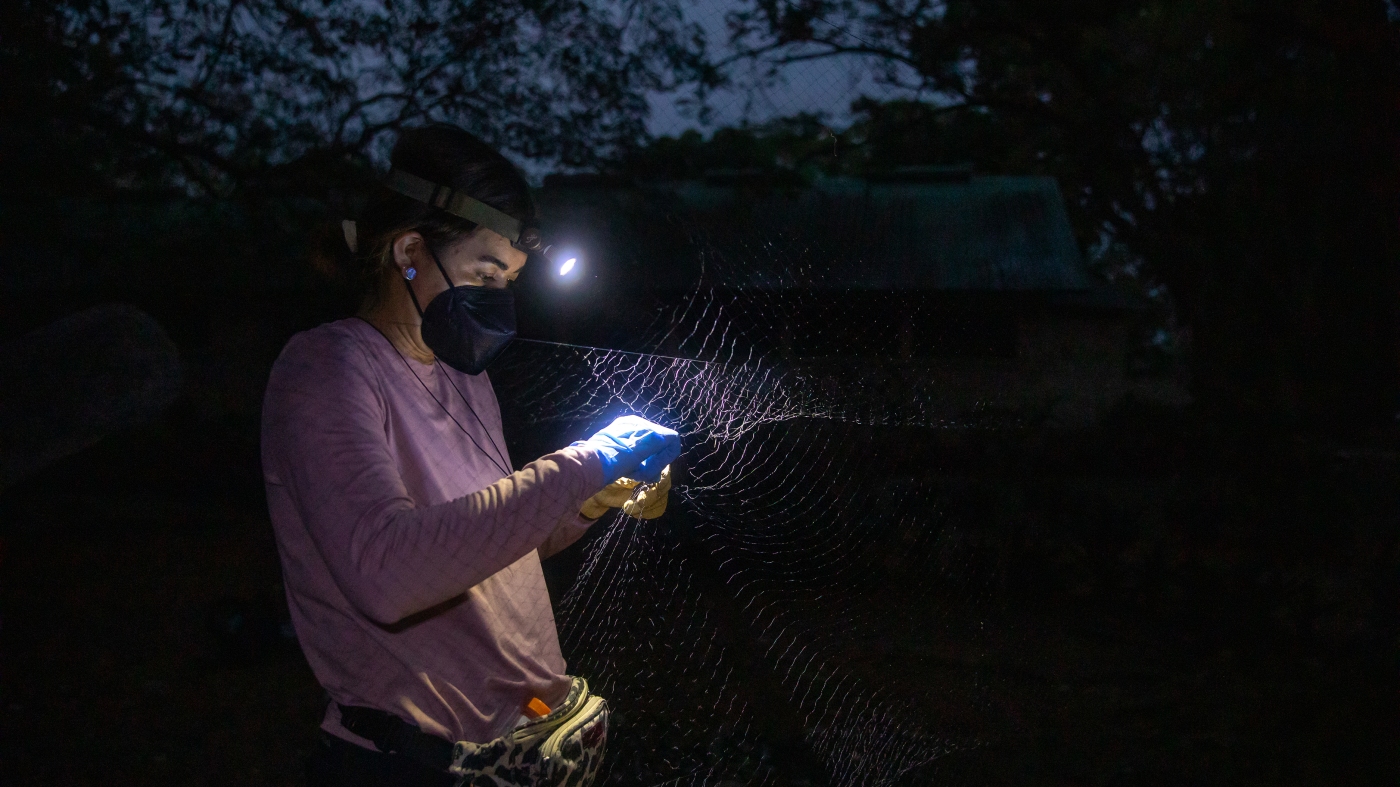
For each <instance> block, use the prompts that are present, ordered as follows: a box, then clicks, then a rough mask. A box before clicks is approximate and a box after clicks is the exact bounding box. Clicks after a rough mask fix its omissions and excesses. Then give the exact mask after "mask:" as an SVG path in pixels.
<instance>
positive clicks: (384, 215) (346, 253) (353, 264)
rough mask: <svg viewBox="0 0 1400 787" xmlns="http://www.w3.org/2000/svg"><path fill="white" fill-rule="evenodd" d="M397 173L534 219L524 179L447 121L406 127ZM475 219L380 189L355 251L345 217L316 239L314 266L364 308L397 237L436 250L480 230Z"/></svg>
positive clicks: (364, 215)
mask: <svg viewBox="0 0 1400 787" xmlns="http://www.w3.org/2000/svg"><path fill="white" fill-rule="evenodd" d="M389 161H390V165H391V166H392V167H393V168H394V169H401V170H404V171H405V172H409V173H412V174H414V175H417V176H418V177H420V178H425V179H427V180H430V181H432V182H434V183H440V184H443V185H447V186H451V187H452V188H453V189H455V190H457V191H461V192H463V193H465V194H467V195H469V196H472V197H475V198H476V199H478V200H481V201H482V202H485V203H486V204H487V205H490V206H491V207H493V208H496V209H497V210H500V211H504V212H505V213H508V214H510V215H511V216H513V217H515V218H517V219H520V220H521V221H522V222H524V223H525V224H533V223H534V220H535V203H534V200H533V198H531V196H530V186H529V184H527V183H526V182H525V177H524V176H523V175H521V174H520V171H519V170H518V169H516V168H515V166H514V165H513V164H511V163H510V161H509V160H508V159H506V157H505V156H502V155H501V154H500V153H499V152H497V151H496V150H495V149H494V148H492V147H491V146H490V145H488V144H486V143H485V142H483V141H481V140H480V139H478V138H477V137H475V136H474V135H472V134H471V133H469V132H467V131H465V130H463V129H460V128H458V127H456V126H453V125H449V124H447V123H434V124H432V125H430V126H422V127H420V128H411V129H405V130H404V131H403V132H402V133H401V134H400V135H399V139H398V142H396V143H395V144H394V151H393V152H392V153H391V154H390V155H389ZM476 227H477V225H476V224H475V223H474V222H471V221H467V220H466V219H463V218H460V217H458V216H454V215H452V214H450V213H447V212H446V211H443V210H441V209H440V208H435V207H433V206H431V205H428V204H427V203H424V202H419V201H418V200H415V199H413V198H411V197H405V196H404V195H402V194H399V193H397V192H394V191H390V190H389V189H387V188H385V187H383V186H379V187H377V188H375V189H374V191H373V193H372V194H371V195H370V197H369V200H368V201H367V202H366V203H365V206H364V208H363V209H362V210H361V211H360V213H359V216H357V217H355V234H356V250H355V251H354V252H353V253H352V252H351V251H350V247H349V245H348V244H347V243H346V240H345V235H344V232H343V229H342V227H341V223H340V220H338V219H337V220H336V221H333V222H328V223H327V224H326V225H325V226H324V227H322V228H321V229H320V230H318V231H317V233H316V236H315V237H314V238H313V239H312V241H313V242H312V247H311V263H312V266H313V267H315V268H316V269H317V270H318V271H320V272H321V273H323V274H325V275H327V276H329V277H330V278H331V279H333V280H335V281H337V282H338V283H340V284H343V285H346V286H348V287H349V288H350V289H351V290H352V291H353V294H354V295H355V296H356V297H357V298H358V299H359V300H360V301H361V302H362V303H363V302H366V301H372V299H373V298H375V297H376V295H377V293H378V290H379V286H380V283H381V282H382V281H384V277H385V276H386V275H387V274H388V272H389V271H390V270H391V269H392V268H393V265H394V260H393V248H392V246H393V242H394V238H397V237H398V236H400V235H402V234H403V233H405V232H414V231H416V232H418V233H419V234H421V235H422V236H423V238H424V240H426V241H427V243H428V247H429V248H430V249H432V250H433V251H434V252H435V253H441V252H442V251H443V250H444V249H445V248H447V247H448V246H451V245H452V244H453V243H455V242H457V241H459V240H461V239H463V238H465V237H466V236H468V235H470V234H471V233H472V232H474V231H475V230H476Z"/></svg>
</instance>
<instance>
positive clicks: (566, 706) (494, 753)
mask: <svg viewBox="0 0 1400 787" xmlns="http://www.w3.org/2000/svg"><path fill="white" fill-rule="evenodd" d="M607 736H608V704H607V703H606V702H605V701H604V700H603V698H602V697H597V696H594V695H591V694H589V693H588V681H585V680H584V679H583V678H574V682H573V685H572V686H570V687H569V696H568V697H567V698H565V700H564V702H563V704H561V705H560V706H559V707H558V708H555V709H554V710H553V711H551V712H550V714H549V715H548V716H545V717H543V718H540V719H536V720H534V721H531V722H528V723H526V724H523V725H521V726H520V727H517V728H516V729H514V730H512V731H511V732H510V733H508V734H506V735H503V736H501V737H499V738H497V739H495V740H493V741H489V742H487V743H471V742H470V741H458V742H457V744H456V745H455V746H453V748H452V767H451V768H449V769H448V770H450V771H451V772H452V773H453V774H454V775H456V776H457V777H458V778H457V787H526V785H548V787H587V785H590V784H592V783H593V779H594V778H595V777H596V776H597V775H598V766H599V765H601V764H602V762H603V745H604V744H605V743H606V742H607Z"/></svg>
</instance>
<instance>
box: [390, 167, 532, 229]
mask: <svg viewBox="0 0 1400 787" xmlns="http://www.w3.org/2000/svg"><path fill="white" fill-rule="evenodd" d="M384 187H385V188H387V189H389V190H390V191H395V192H398V193H399V194H402V195H404V196H405V197H408V198H410V199H416V200H418V201H419V202H423V203H426V204H428V205H432V206H433V207H435V208H441V209H442V210H445V211H447V212H448V213H451V214H452V215H453V216H458V217H460V218H464V219H466V220H467V221H470V222H473V223H475V224H480V225H481V226H483V227H485V228H486V229H488V230H491V231H492V232H495V233H497V234H499V235H503V236H505V239H506V240H508V241H510V242H511V243H512V244H514V243H517V242H519V240H520V233H521V226H520V220H519V219H517V218H515V217H514V216H511V215H510V214H508V213H504V212H502V211H499V210H496V209H495V208H493V207H491V206H490V205H487V204H486V203H485V202H482V201H481V200H479V199H475V198H473V197H469V196H467V195H466V194H463V193H462V192H460V191H454V190H453V189H452V188H451V187H449V186H443V185H440V184H438V183H434V182H432V181H431V180H425V179H423V178H420V177H418V176H417V175H414V174H412V173H409V172H404V171H403V170H401V169H391V170H389V174H388V175H386V176H385V177H384Z"/></svg>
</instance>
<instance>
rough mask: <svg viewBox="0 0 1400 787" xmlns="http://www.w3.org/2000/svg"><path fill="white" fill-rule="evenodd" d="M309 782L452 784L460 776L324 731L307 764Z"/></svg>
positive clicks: (311, 786)
mask: <svg viewBox="0 0 1400 787" xmlns="http://www.w3.org/2000/svg"><path fill="white" fill-rule="evenodd" d="M306 783H307V785H308V787H452V785H454V784H456V783H457V777H456V776H453V775H452V774H450V773H447V772H445V771H435V770H433V769H431V768H427V767H425V766H422V765H419V764H418V763H416V762H414V761H412V760H410V759H407V758H405V757H401V756H399V755H397V754H384V753H382V752H377V751H370V750H369V749H365V748H361V747H359V746H356V745H355V744H353V743H351V742H349V741H347V740H344V739H341V738H337V737H336V736H334V735H331V734H329V733H326V732H322V733H321V739H320V741H319V743H318V744H317V746H316V752H315V753H314V754H312V755H311V761H310V762H308V763H307V764H306Z"/></svg>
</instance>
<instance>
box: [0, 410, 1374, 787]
mask: <svg viewBox="0 0 1400 787" xmlns="http://www.w3.org/2000/svg"><path fill="white" fill-rule="evenodd" d="M199 420H200V419H198V418H197V417H196V414H194V413H192V412H191V411H190V404H189V401H188V399H187V400H185V401H183V402H182V403H180V404H179V405H177V407H176V408H175V410H173V411H172V412H171V413H170V414H169V415H168V416H167V417H166V418H165V419H163V420H162V421H161V422H160V423H157V424H153V425H150V426H148V427H145V428H142V429H140V430H137V431H134V432H130V433H126V434H122V435H118V436H116V437H113V438H110V439H108V440H106V441H104V442H103V443H101V444H99V445H97V446H95V447H94V448H92V449H89V450H88V451H86V452H84V453H82V454H80V455H77V456H75V457H72V458H70V459H68V460H65V461H63V462H62V463H60V464H58V465H56V466H53V467H50V468H49V469H47V470H45V471H43V472H42V473H41V474H39V475H37V476H35V477H32V478H30V479H28V480H27V481H25V482H24V483H21V484H20V485H18V486H16V487H15V488H13V489H11V490H9V491H7V492H6V493H5V494H4V495H3V497H0V517H3V522H4V523H5V524H4V528H5V529H4V553H3V557H0V560H3V564H0V565H3V577H4V580H3V590H2V591H0V611H2V612H3V629H0V631H3V634H2V635H0V637H2V638H0V661H2V662H3V665H4V672H3V676H0V680H2V681H3V682H2V683H0V701H3V703H4V707H5V709H6V712H5V713H4V714H3V716H2V717H0V718H3V722H0V724H2V725H3V736H0V740H3V756H0V783H5V784H99V783H105V784H191V785H197V784H211V785H212V784H230V785H235V784H236V785H261V784H269V785H272V784H275V785H284V784H285V785H291V784H298V783H299V774H300V768H301V762H302V759H303V758H304V757H305V756H306V754H307V752H308V750H309V747H310V746H311V743H312V740H313V735H314V729H315V726H316V721H317V718H318V714H319V711H320V707H321V701H322V700H321V691H320V689H319V687H318V686H317V685H316V683H315V681H314V680H313V679H312V676H311V675H310V672H309V670H308V668H307V666H306V664H305V662H304V661H303V659H302V657H301V655H300V652H299V651H298V650H297V648H296V646H295V643H294V642H293V641H290V640H289V639H287V638H286V637H285V636H284V632H283V631H282V630H281V628H280V624H281V622H282V621H283V620H284V617H283V616H284V615H285V606H284V602H283V601H282V596H281V589H280V586H279V569H278V565H277V558H276V552H275V548H274V544H273V540H272V537H271V532H270V527H269V525H268V522H267V519H266V516H265V513H264V511H263V508H262V499H261V489H260V486H259V481H258V477H257V469H256V468H257V464H256V446H255V445H254V444H253V443H252V442H251V441H250V440H249V439H248V433H247V431H246V424H243V426H241V427H240V426H238V425H237V424H236V423H225V424H222V425H221V424H218V423H215V422H209V421H204V428H203V429H202V431H201V430H193V429H191V427H190V425H191V424H192V423H196V422H198V421H199ZM1120 426H1121V425H1120ZM1133 428H1136V429H1144V428H1145V427H1143V426H1142V425H1141V424H1138V425H1137V426H1136V427H1133ZM1154 433H1155V434H1156V435H1157V437H1156V439H1162V435H1163V434H1164V433H1175V432H1174V431H1173V430H1156V431H1155V432H1154ZM1123 434H1125V432H1122V431H1120V432H1118V434H1117V436H1116V437H1112V438H1110V437H1108V436H1107V432H1106V434H1104V435H1098V436H1086V435H1078V436H1073V435H1059V436H1056V435H1039V436H1035V435H1020V436H1016V437H1014V438H1010V437H1008V438H1004V439H1002V438H997V439H991V438H986V437H983V438H979V439H977V440H975V441H971V440H968V439H965V438H949V439H944V440H942V441H941V442H940V443H939V445H938V446H937V448H936V451H935V452H934V453H932V454H930V455H935V456H941V457H942V459H941V461H937V462H935V463H934V468H933V469H932V470H931V472H930V473H929V474H928V476H927V479H926V480H928V481H930V482H932V483H935V484H940V485H942V488H943V489H944V491H945V494H946V499H947V500H948V505H949V508H950V510H952V511H955V512H956V511H959V510H961V511H962V512H963V513H964V514H972V515H975V516H977V517H978V521H981V522H982V523H983V524H984V526H985V530H984V538H983V544H982V547H981V548H982V549H983V550H984V551H988V552H993V553H996V554H997V555H998V557H997V559H998V560H1000V561H1001V562H1002V564H1003V565H1005V566H1006V567H1007V576H1006V578H1005V580H1004V581H1003V582H1002V584H1001V590H1002V592H1003V593H1004V595H1005V597H1006V599H1007V600H1008V601H1007V604H1006V610H1007V614H1006V615H1005V616H1004V618H1003V622H1002V624H1001V625H1002V626H1003V629H1004V631H1003V632H1002V633H998V634H993V635H991V639H990V642H991V643H992V645H993V647H992V648H991V650H990V653H991V655H989V656H988V660H989V662H990V663H989V664H984V665H982V666H983V667H984V668H986V669H988V670H989V674H991V675H993V676H994V683H993V686H994V688H993V689H992V691H991V699H992V701H993V702H997V703H1001V704H1002V705H1004V707H1005V708H1006V709H1008V713H1009V714H1010V715H1011V716H1013V717H1014V722H1015V723H1014V724H1013V725H1012V726H1013V732H1012V734H1010V735H1009V736H1008V737H1007V738H1006V739H1004V740H1001V741H998V742H994V743H993V744H992V745H989V746H987V747H985V748H983V749H981V750H977V751H973V752H969V753H963V754H958V755H954V756H951V757H948V758H946V759H945V760H943V761H942V762H941V763H939V764H938V766H937V767H935V768H934V769H932V772H920V773H919V774H918V775H917V776H915V777H914V778H915V780H917V781H925V780H926V781H930V782H936V783H948V784H1046V785H1112V784H1248V785H1252V784H1261V785H1262V784H1358V785H1360V784H1394V783H1396V780H1397V776H1400V724H1398V723H1397V718H1400V712H1397V709H1400V705H1397V699H1400V693H1397V687H1400V681H1397V676H1398V675H1400V673H1397V666H1400V663H1398V662H1397V639H1396V628H1395V625H1394V624H1395V621H1396V612H1397V609H1396V598H1397V596H1396V593H1395V590H1396V586H1397V583H1396V576H1397V574H1396V565H1397V560H1396V557H1397V555H1396V523H1397V521H1400V519H1397V517H1396V516H1395V514H1396V512H1397V510H1398V509H1397V490H1400V484H1397V481H1400V477H1398V476H1400V468H1398V467H1397V464H1396V462H1395V458H1394V455H1393V454H1387V453H1384V452H1380V453H1372V454H1364V455H1355V454H1347V453H1345V452H1343V453H1338V452H1337V451H1336V450H1332V451H1329V452H1326V453H1325V454H1323V453H1320V452H1319V450H1317V449H1303V448H1298V449H1296V450H1295V451H1294V453H1293V455H1285V456H1278V455H1275V456H1274V458H1273V459H1272V460H1271V462H1272V466H1268V467H1259V466H1257V465H1256V466H1252V467H1250V468H1249V469H1248V470H1247V471H1246V470H1242V469H1240V468H1241V467H1242V466H1244V465H1245V462H1244V458H1243V457H1215V458H1214V459H1212V460H1211V461H1185V460H1182V459H1180V458H1179V457H1178V458H1177V459H1171V458H1170V455H1169V454H1168V459H1167V460H1165V461H1163V460H1161V459H1160V458H1159V459H1154V460H1153V461H1151V462H1147V461H1145V460H1141V455H1138V456H1139V460H1138V461H1136V462H1133V461H1126V462H1125V461H1122V455H1123V450H1122V446H1123V440H1124V437H1123ZM1144 440H1147V438H1144ZM1148 442H1150V440H1148ZM974 443H975V444H974ZM1143 444H1146V443H1143ZM1067 446H1069V447H1067ZM1115 446H1117V448H1115ZM1158 447H1159V448H1160V447H1162V446H1161V445H1160V444H1159V445H1158ZM1013 449H1015V450H1013ZM931 450H932V449H931ZM1115 451H1116V452H1118V454H1119V456H1118V458H1117V459H1116V460H1115V459H1113V458H1112V457H1113V454H1114V452H1115ZM1152 455H1153V456H1156V457H1160V456H1162V454H1161V453H1160V452H1158V451H1153V452H1152ZM1009 456H1016V457H1018V458H1017V459H1015V460H1014V461H1013V460H1011V459H1008V458H1007V457H1009ZM1096 456H1098V457H1099V458H1098V459H1095V458H1094V457H1096ZM949 468H956V469H957V471H956V472H952V471H950V470H949ZM1231 468H1234V469H1233V470H1232V469H1231ZM901 570H911V569H910V568H908V567H904V568H902V569H901ZM912 570H918V569H917V568H914V569H912ZM905 631H906V632H907V635H906V636H905V637H903V638H902V639H898V640H895V641H889V640H885V641H880V642H872V643H870V646H869V649H868V652H865V653H863V654H860V655H859V658H858V660H859V661H863V662H864V663H865V664H866V665H867V666H868V668H869V670H870V674H872V675H882V676H883V677H884V679H885V680H886V681H889V680H891V679H894V680H901V681H923V682H927V683H936V682H937V679H938V674H939V669H940V665H942V664H943V661H942V660H944V659H945V657H946V654H945V653H943V652H942V651H941V650H940V648H941V647H942V646H941V645H940V644H939V643H937V642H935V641H934V639H933V638H932V637H931V636H930V635H929V634H928V633H927V630H926V629H921V628H919V627H915V626H911V627H908V628H906V629H905ZM998 641H1003V642H1004V643H1005V644H1004V647H1002V648H998V647H997V646H996V643H997V642H998ZM929 688H930V686H911V687H910V690H911V691H919V690H920V689H922V690H928V689H929Z"/></svg>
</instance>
